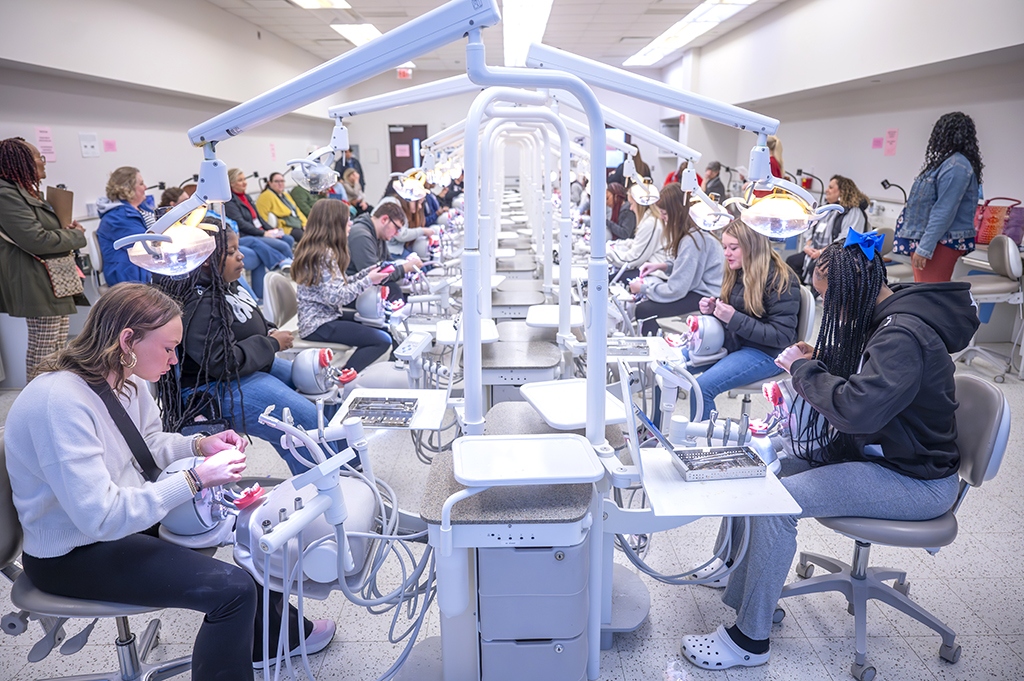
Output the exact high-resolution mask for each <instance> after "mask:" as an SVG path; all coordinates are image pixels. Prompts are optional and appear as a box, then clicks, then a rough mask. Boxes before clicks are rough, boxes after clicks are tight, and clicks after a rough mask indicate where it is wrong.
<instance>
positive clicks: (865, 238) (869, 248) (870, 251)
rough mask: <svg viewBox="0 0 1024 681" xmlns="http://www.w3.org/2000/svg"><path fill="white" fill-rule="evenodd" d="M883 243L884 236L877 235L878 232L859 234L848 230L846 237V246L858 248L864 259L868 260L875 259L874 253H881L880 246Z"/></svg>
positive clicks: (844, 245)
mask: <svg viewBox="0 0 1024 681" xmlns="http://www.w3.org/2000/svg"><path fill="white" fill-rule="evenodd" d="M884 243H885V235H884V234H879V233H878V232H874V231H872V232H864V233H863V234H861V233H860V232H857V231H855V230H852V229H851V230H850V232H849V233H848V234H847V235H846V243H845V244H843V247H844V248H845V247H846V246H860V250H861V251H862V252H863V253H864V257H865V258H867V259H868V260H874V259H875V251H878V252H879V253H881V252H882V244H884Z"/></svg>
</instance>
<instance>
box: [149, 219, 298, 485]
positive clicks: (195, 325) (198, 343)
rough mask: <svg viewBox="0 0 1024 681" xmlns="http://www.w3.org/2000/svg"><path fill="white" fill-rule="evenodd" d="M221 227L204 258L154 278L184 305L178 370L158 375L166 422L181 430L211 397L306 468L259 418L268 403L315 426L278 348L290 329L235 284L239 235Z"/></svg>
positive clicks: (240, 424) (238, 423)
mask: <svg viewBox="0 0 1024 681" xmlns="http://www.w3.org/2000/svg"><path fill="white" fill-rule="evenodd" d="M206 220H208V221H209V222H210V223H211V224H216V225H217V226H218V227H219V229H218V231H217V232H215V233H214V234H215V239H216V243H217V248H216V250H215V251H214V252H213V254H212V255H211V256H210V257H209V259H208V260H207V261H206V262H205V263H203V265H202V266H201V267H200V268H198V269H196V270H194V271H193V272H191V273H189V274H188V275H186V276H184V277H182V278H178V279H175V278H171V277H158V279H157V285H158V286H159V287H160V288H161V289H163V290H164V291H165V292H166V293H168V294H169V295H170V296H171V297H172V298H174V299H175V300H177V301H178V302H179V303H180V304H181V306H182V308H183V309H184V338H183V341H182V345H183V349H184V352H183V353H182V355H183V356H182V360H181V371H180V375H179V373H178V372H170V373H168V374H166V375H165V376H164V377H163V378H162V379H161V380H160V386H159V389H160V398H161V402H162V403H163V404H164V405H165V406H164V426H165V427H166V428H167V430H174V431H176V430H181V428H182V427H184V426H189V425H194V424H195V422H196V420H197V419H196V417H197V416H200V415H202V416H205V417H207V418H208V417H209V416H210V414H209V413H204V412H208V411H209V403H210V399H211V397H212V399H213V400H214V401H216V402H217V403H219V406H220V410H221V412H222V413H223V415H224V418H226V419H228V421H229V423H230V424H231V425H232V427H234V428H235V429H237V430H240V431H243V432H244V433H246V434H247V435H252V436H256V437H260V438H263V439H264V440H268V441H269V442H270V443H271V444H272V445H273V446H274V449H276V450H277V452H278V454H280V455H281V458H282V459H284V460H285V462H286V463H287V464H288V468H289V469H290V470H291V471H292V473H302V472H303V471H305V470H306V467H305V466H303V465H302V464H301V463H299V462H298V461H296V460H295V458H294V457H292V455H291V452H289V451H288V449H286V448H285V447H282V446H281V441H280V440H281V438H280V431H278V430H275V429H273V428H270V427H269V426H265V425H263V424H261V423H259V421H258V419H259V416H260V414H261V413H262V412H263V410H264V409H266V408H267V406H268V405H271V404H273V405H277V410H278V413H280V410H281V409H283V408H285V407H288V408H289V409H290V410H291V413H292V416H293V417H294V419H295V424H296V425H298V426H302V427H304V428H306V429H307V430H315V429H316V427H317V415H316V406H315V405H314V404H313V403H312V402H310V401H309V400H307V399H306V398H305V397H303V396H302V395H300V394H299V393H297V392H295V385H294V384H293V383H292V363H291V362H290V361H288V360H283V359H279V358H278V357H277V353H278V352H279V351H281V350H287V349H288V348H290V347H291V346H292V341H293V337H292V333H291V332H290V331H281V330H279V329H276V328H274V327H273V326H272V325H271V324H270V323H269V322H267V320H266V319H265V318H264V317H263V313H262V312H261V311H260V308H259V306H258V305H257V304H256V301H255V300H254V299H253V297H252V296H251V295H250V294H249V293H248V292H247V291H246V290H245V289H243V288H240V287H239V285H238V279H239V277H241V276H242V272H243V269H244V265H243V256H242V254H241V252H240V251H239V250H238V234H237V233H236V232H235V231H234V230H233V229H231V228H230V227H221V226H220V224H219V221H218V220H216V219H214V218H206Z"/></svg>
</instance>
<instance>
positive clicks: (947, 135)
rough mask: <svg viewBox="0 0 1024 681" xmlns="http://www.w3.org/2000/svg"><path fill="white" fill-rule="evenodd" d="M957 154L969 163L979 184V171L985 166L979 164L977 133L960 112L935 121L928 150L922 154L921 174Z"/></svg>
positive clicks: (968, 117)
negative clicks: (961, 155)
mask: <svg viewBox="0 0 1024 681" xmlns="http://www.w3.org/2000/svg"><path fill="white" fill-rule="evenodd" d="M957 152H960V153H961V154H963V155H964V156H965V157H966V158H967V160H968V161H970V163H971V168H973V169H974V176H975V177H977V178H978V184H981V171H982V168H984V167H985V164H984V163H982V162H981V150H980V149H978V131H977V130H976V129H975V127H974V119H972V118H971V117H970V116H968V115H967V114H965V113H961V112H960V111H954V112H953V113H948V114H944V115H943V116H942V117H941V118H939V120H937V121H935V127H933V128H932V134H931V137H929V138H928V149H927V150H926V151H925V152H924V168H922V169H921V173H922V174H924V173H927V172H929V171H932V170H935V169H936V168H938V167H939V166H940V165H942V162H943V161H945V160H946V159H947V158H949V157H950V156H952V155H953V154H955V153H957Z"/></svg>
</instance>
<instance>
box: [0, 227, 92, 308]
mask: <svg viewBox="0 0 1024 681" xmlns="http://www.w3.org/2000/svg"><path fill="white" fill-rule="evenodd" d="M0 237H3V239H4V241H7V242H8V243H11V244H14V245H15V246H18V244H17V243H15V242H14V240H13V239H12V238H11V237H9V236H7V235H6V234H4V233H3V232H0ZM18 248H21V246H18ZM21 250H23V251H25V249H24V248H22V249H21ZM25 252H26V253H28V251H25ZM28 254H29V255H31V256H32V257H33V258H35V259H36V260H38V261H39V262H41V263H43V267H45V268H46V275H47V276H48V277H49V278H50V288H52V289H53V295H54V296H55V297H57V298H67V297H68V296H75V295H78V294H79V293H83V292H84V291H85V287H84V286H83V285H82V277H81V276H80V275H79V272H78V265H77V264H76V263H75V256H74V255H73V254H71V253H68V254H67V255H62V256H60V257H59V258H47V259H46V260H44V259H42V258H40V257H39V256H38V255H36V254H35V253H28Z"/></svg>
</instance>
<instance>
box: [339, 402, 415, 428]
mask: <svg viewBox="0 0 1024 681" xmlns="http://www.w3.org/2000/svg"><path fill="white" fill-rule="evenodd" d="M418 401H419V400H415V399H406V398H393V397H357V398H356V399H354V400H352V403H351V404H350V405H349V407H348V413H347V414H345V418H346V419H347V418H349V417H350V416H355V417H358V418H359V419H362V421H363V425H364V426H386V427H389V428H403V427H405V426H408V425H409V423H410V422H411V421H412V417H413V416H414V415H415V414H416V404H417V403H418Z"/></svg>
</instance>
